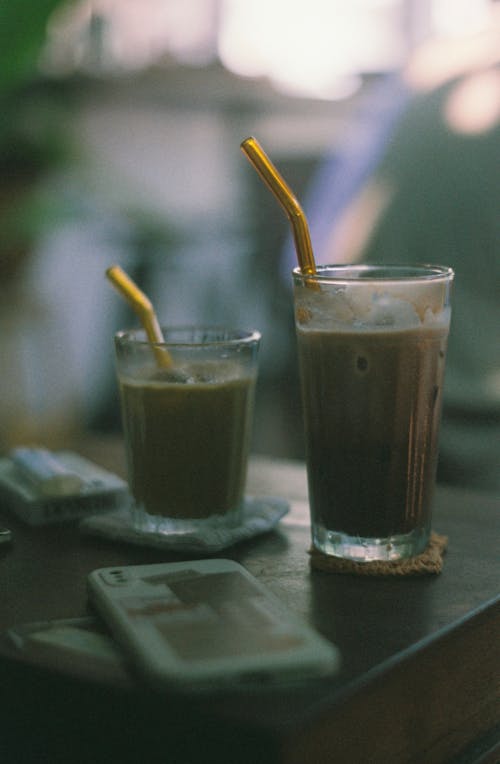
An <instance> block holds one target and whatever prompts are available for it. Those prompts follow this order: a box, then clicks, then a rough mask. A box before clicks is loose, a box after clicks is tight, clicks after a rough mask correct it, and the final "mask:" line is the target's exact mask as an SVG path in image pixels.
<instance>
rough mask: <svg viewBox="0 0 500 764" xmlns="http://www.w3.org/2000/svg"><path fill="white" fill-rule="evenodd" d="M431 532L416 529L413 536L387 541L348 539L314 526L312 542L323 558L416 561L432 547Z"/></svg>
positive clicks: (398, 537)
mask: <svg viewBox="0 0 500 764" xmlns="http://www.w3.org/2000/svg"><path fill="white" fill-rule="evenodd" d="M429 535H430V531H429V528H417V529H415V530H413V531H410V533H405V534H400V535H394V536H387V537H386V538H364V537H362V536H349V535H347V534H346V533H341V532H339V531H330V530H328V529H327V528H324V527H323V526H321V525H317V524H314V523H313V526H312V541H313V545H314V546H315V548H316V549H319V551H320V552H323V554H327V555H330V556H333V557H342V558H344V559H346V560H354V561H355V562H373V561H376V560H382V561H390V560H402V559H405V558H407V557H414V556H415V555H417V554H420V553H421V552H423V551H424V549H425V548H426V546H427V544H428V543H429Z"/></svg>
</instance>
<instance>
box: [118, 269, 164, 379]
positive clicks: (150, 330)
mask: <svg viewBox="0 0 500 764" xmlns="http://www.w3.org/2000/svg"><path fill="white" fill-rule="evenodd" d="M106 276H107V277H108V279H109V280H110V281H111V283H112V284H113V286H115V287H116V288H117V289H118V291H119V292H120V294H121V295H123V297H125V299H126V300H127V302H128V303H129V304H130V306H131V307H132V308H133V310H134V311H135V312H136V313H137V315H138V316H139V319H140V321H141V323H142V325H143V327H144V331H145V332H146V336H147V338H148V340H149V341H150V342H151V343H153V344H154V348H153V350H154V354H155V356H156V360H157V361H158V365H159V366H162V367H163V368H168V367H170V366H172V358H171V356H170V354H169V353H168V351H167V350H166V349H165V348H161V347H158V346H157V344H156V343H160V342H164V339H163V334H162V331H161V329H160V324H159V323H158V319H157V317H156V313H155V311H154V308H153V304H152V302H151V300H150V299H149V298H148V297H146V295H145V294H144V292H142V291H141V290H140V289H139V287H138V286H137V284H135V283H134V282H133V281H132V279H131V278H130V276H128V275H127V274H126V273H125V271H124V270H123V269H122V268H120V266H119V265H112V266H111V267H110V268H108V269H107V271H106Z"/></svg>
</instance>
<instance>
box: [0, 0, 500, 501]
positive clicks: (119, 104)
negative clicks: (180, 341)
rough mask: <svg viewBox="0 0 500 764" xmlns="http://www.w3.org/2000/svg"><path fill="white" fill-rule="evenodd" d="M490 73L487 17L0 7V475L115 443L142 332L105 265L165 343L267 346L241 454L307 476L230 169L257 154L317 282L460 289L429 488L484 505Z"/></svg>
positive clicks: (493, 328) (145, 4)
mask: <svg viewBox="0 0 500 764" xmlns="http://www.w3.org/2000/svg"><path fill="white" fill-rule="evenodd" d="M499 52H500V38H499V36H498V12H497V4H496V3H494V2H491V1H490V0H488V1H487V0H350V2H346V1H345V0H344V1H342V0H309V2H308V3H303V2H298V1H296V0H252V2H248V1H245V2H244V1H243V0H93V2H89V0H78V1H77V2H57V1H56V0H37V3H35V4H32V3H30V2H28V0H16V2H15V3H10V4H7V3H3V4H1V5H0V279H1V281H0V357H1V362H2V374H1V376H0V450H1V451H2V453H5V452H6V451H8V450H9V449H10V448H11V447H12V446H14V445H17V444H20V443H23V444H27V443H34V442H36V443H43V444H45V445H47V446H48V447H50V448H58V447H61V446H69V445H75V444H78V443H79V442H80V441H81V440H82V439H85V438H86V437H88V436H93V435H96V434H107V435H110V436H113V435H114V434H116V433H118V432H119V429H120V421H119V411H118V398H117V390H116V386H115V382H114V369H113V343H112V336H113V333H114V332H115V331H116V330H117V329H119V328H124V327H129V326H132V325H135V323H136V321H135V317H134V316H133V315H132V314H131V312H130V310H129V309H128V308H127V306H126V305H125V303H124V302H123V300H121V299H120V298H119V296H118V295H117V294H116V292H115V291H114V290H113V289H112V288H111V286H110V285H109V283H108V282H107V281H106V280H105V278H104V271H105V269H106V268H107V267H108V266H109V265H111V264H113V263H119V264H120V265H122V267H124V268H125V269H126V270H127V271H128V272H129V274H130V275H131V276H132V277H133V278H135V279H136V280H137V281H138V283H139V284H140V286H141V287H142V288H143V289H144V290H145V291H146V292H147V293H148V294H149V295H150V297H151V299H152V300H153V302H154V304H155V306H156V309H157V313H158V314H159V316H160V318H161V321H162V322H163V323H196V322H205V323H212V324H214V323H226V324H234V325H238V326H240V327H244V328H257V329H260V330H261V332H262V333H263V346H262V355H261V362H260V377H259V385H258V390H257V401H256V424H255V432H254V444H253V448H254V451H256V452H258V453H261V454H272V455H275V456H279V457H292V458H300V457H302V456H303V438H302V421H301V410H300V396H299V390H298V376H297V365H296V357H295V340H294V328H293V315H292V305H291V278H290V270H291V267H292V266H293V265H294V264H295V262H294V253H293V249H292V247H291V243H290V238H289V230H288V224H287V221H286V218H285V217H284V215H283V212H282V210H281V209H280V208H279V207H278V205H277V203H276V202H275V200H274V198H273V197H272V196H271V195H270V193H269V191H268V190H267V189H266V188H265V187H264V186H263V184H262V182H261V181H260V180H259V178H258V177H257V175H256V173H255V171H254V170H253V168H251V167H250V166H249V164H248V162H247V161H246V159H245V158H244V156H243V155H242V153H241V151H240V150H239V144H240V143H241V141H242V140H243V139H244V138H246V137H247V136H249V135H255V136H256V137H257V138H258V140H259V141H260V142H261V144H262V145H263V146H264V148H265V149H266V151H267V152H268V154H269V155H270V156H271V157H272V159H273V161H274V162H275V164H276V165H277V166H278V168H279V169H280V171H281V172H282V174H283V175H284V177H285V178H286V179H287V181H288V182H289V184H290V185H291V186H292V188H293V189H294V191H295V192H296V194H297V196H298V197H299V199H301V201H302V202H303V203H304V206H305V208H306V212H307V214H308V218H309V219H310V224H311V234H312V239H313V246H314V249H315V253H316V258H317V260H318V262H321V261H328V260H335V261H338V262H342V261H347V260H355V259H361V258H366V259H370V258H371V257H376V258H378V259H383V258H384V257H386V256H387V257H389V258H390V259H393V260H395V259H397V258H398V256H399V254H402V256H403V257H407V258H409V259H414V260H417V261H420V262H422V261H435V262H445V263H446V264H448V265H452V266H453V267H454V268H455V269H456V271H457V284H458V283H459V281H460V283H461V285H462V286H460V287H458V286H457V290H458V291H457V300H458V306H462V305H463V306H464V307H463V309H462V308H460V310H459V311H458V306H457V305H456V306H455V307H456V309H457V311H458V315H459V320H457V323H456V324H454V329H453V331H454V332H455V336H456V338H457V339H456V340H454V344H453V350H452V357H451V361H452V363H451V367H452V368H451V371H450V375H449V380H447V385H448V394H447V397H446V401H447V408H446V417H449V421H450V422H451V424H450V427H451V429H449V430H447V431H446V432H449V433H450V434H449V435H446V437H447V438H448V444H449V449H450V458H449V464H450V465H451V466H450V468H449V470H448V471H446V470H445V471H444V472H443V477H444V479H448V480H450V481H452V482H453V481H458V482H460V480H461V479H462V478H463V476H464V475H466V478H465V479H466V482H468V483H469V484H471V485H473V484H475V485H476V486H478V487H480V488H481V487H484V488H488V489H489V488H492V487H494V486H495V482H496V481H498V472H499V470H498V460H497V457H498V440H496V438H497V436H498V432H499V430H498V423H499V418H500V371H499V368H500V363H499V357H498V346H499V343H498V326H499V323H498V319H499V316H498V304H499V300H498V297H499V294H498V284H499V279H498V276H499V272H498V268H499V265H498V252H499V248H498V245H499V242H500V237H499V227H498V226H499V216H498V209H499V202H500V189H499V185H498V178H499V176H500V173H499V172H498V170H499V169H500V168H499V166H498V158H499V152H498V119H499V114H500V80H499V73H498V58H499ZM450 83H451V85H452V86H453V87H451V86H450ZM438 95H439V98H438ZM436 125H437V126H438V132H437V134H436V135H437V137H436V136H435V135H434V133H433V132H432V131H433V129H434V128H435V127H436ZM450 147H451V148H450ZM391 151H392V154H391ZM469 156H470V157H471V158H470V159H469V158H468V157H469ZM410 160H412V161H410ZM456 167H460V170H461V174H456V173H455V170H454V169H453V171H452V172H451V173H450V168H456ZM396 180H397V183H396ZM374 181H376V182H374ZM462 189H465V191H464V192H463V193H462ZM400 191H401V193H399V192H400ZM467 194H469V195H468V196H467ZM431 212H432V215H433V217H432V220H430V218H429V217H428V216H429V215H430V214H431ZM386 213H388V216H387V217H385V218H384V220H385V221H386V222H385V223H384V224H381V221H382V219H383V216H384V215H385V214H386ZM429 220H430V222H429ZM469 223H470V226H469ZM384 225H385V229H384ZM466 225H467V227H466ZM389 229H390V231H389ZM442 229H443V230H445V232H442ZM424 231H425V232H426V236H423V232H424ZM431 234H432V235H431ZM377 237H378V238H377ZM371 244H373V245H374V247H375V248H374V249H373V251H370V249H369V246H371ZM462 244H464V245H465V244H466V247H465V248H464V252H462V251H461V249H462ZM375 245H377V246H375ZM377 247H378V249H377ZM465 249H466V250H467V251H465ZM465 258H469V260H468V262H469V261H470V263H471V265H470V267H469V266H467V265H464V264H463V260H464V259H465ZM462 274H463V276H462ZM471 274H472V275H471ZM459 276H460V277H461V280H460V279H459V278H458V277H459ZM465 285H466V286H465ZM495 306H496V307H495ZM495 311H496V312H495ZM466 319H467V320H469V323H472V324H474V323H476V324H477V331H475V332H472V334H471V333H470V332H469V334H470V336H469V339H468V340H467V341H466V342H465V344H464V341H463V340H464V333H465V334H466V333H467V332H466V328H467V327H466V328H465V329H464V327H463V322H466ZM455 367H456V368H457V369H458V371H457V373H456V374H455V371H454V368H455ZM464 407H465V414H464ZM457 412H458V413H457ZM452 420H453V421H452ZM471 423H475V424H479V430H478V433H479V434H477V435H476V439H477V442H478V443H479V444H482V445H481V448H482V449H483V450H486V452H487V453H488V457H487V458H488V459H489V460H490V462H491V464H489V465H487V466H485V461H484V459H485V458H486V457H484V458H483V457H482V456H481V458H479V456H478V454H477V449H478V448H479V446H477V445H474V444H472V443H471V442H469V441H468V440H467V436H464V434H463V432H464V429H467V431H470V425H471ZM453 427H455V430H453ZM457 428H458V429H457ZM481 428H482V429H481ZM464 437H465V440H464ZM495 442H496V446H495V445H493V448H492V446H491V444H492V443H495ZM445 452H446V448H445ZM473 452H474V453H476V463H475V465H472V466H471V468H470V470H469V471H467V470H465V469H464V468H463V464H464V463H465V462H466V461H467V460H468V459H469V457H470V456H471V454H472V453H473ZM446 453H447V452H446ZM492 454H496V457H495V459H494V461H493V460H492V458H491V455H492ZM495 462H496V465H495ZM497 484H498V483H497Z"/></svg>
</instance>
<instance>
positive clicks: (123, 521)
mask: <svg viewBox="0 0 500 764" xmlns="http://www.w3.org/2000/svg"><path fill="white" fill-rule="evenodd" d="M289 508H290V507H289V505H288V502H287V501H286V500H285V499H282V498H280V497H277V496H259V497H255V496H246V497H245V502H244V505H243V509H242V514H241V523H240V524H239V525H234V520H233V519H232V518H231V519H230V520H229V521H228V522H227V524H226V523H225V522H224V519H223V518H221V517H220V516H219V517H217V518H215V519H214V521H213V522H211V521H210V520H206V521H204V523H203V529H200V530H199V531H193V532H191V531H189V532H181V531H178V530H171V531H155V530H149V529H142V528H138V527H137V526H136V525H135V524H134V523H133V521H132V517H131V512H130V509H128V508H123V509H119V510H117V511H113V512H106V513H105V514H99V515H93V516H92V517H87V518H86V519H85V520H83V521H82V522H81V523H80V529H81V530H82V531H83V532H84V533H91V534H93V535H97V536H104V537H106V538H111V539H115V540H116V541H128V542H130V543H132V544H140V545H142V546H150V547H154V548H156V549H169V550H172V551H179V552H187V551H189V552H219V551H220V550H221V549H226V548H227V547H230V546H232V545H233V544H237V543H238V542H239V541H244V540H246V539H250V538H252V537H253V536H258V535H259V534H261V533H266V532H267V531H270V530H272V529H273V528H274V527H275V526H276V525H277V524H278V523H279V521H280V520H281V518H282V517H283V516H284V515H286V514H287V512H288V511H289Z"/></svg>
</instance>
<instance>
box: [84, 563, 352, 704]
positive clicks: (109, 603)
mask: <svg viewBox="0 0 500 764" xmlns="http://www.w3.org/2000/svg"><path fill="white" fill-rule="evenodd" d="M88 591H89V597H90V600H91V602H92V603H93V604H94V605H95V606H96V608H97V609H98V611H99V612H100V614H101V615H102V617H103V618H104V620H105V621H106V623H107V625H108V627H109V628H110V630H111V632H112V634H113V635H114V636H115V637H116V639H117V640H118V641H119V642H120V644H121V645H122V647H123V648H124V650H125V651H126V653H127V654H128V656H129V657H130V658H131V659H132V660H133V662H134V664H135V666H136V668H137V669H138V670H139V672H140V673H141V674H142V676H143V677H144V678H145V679H147V680H149V681H150V682H151V683H153V684H154V685H155V686H157V687H176V688H178V689H185V690H188V689H204V688H210V689H214V688H216V687H218V686H227V685H231V686H232V687H233V688H234V687H236V686H238V685H241V686H244V685H245V686H248V684H252V685H254V684H259V685H262V684H269V683H274V682H276V681H285V680H288V681H290V680H293V681H295V680H298V679H304V678H311V677H319V676H324V675H329V674H331V673H332V672H333V671H335V669H336V668H337V667H338V664H339V654H338V650H337V648H336V647H335V646H334V645H333V644H331V643H330V642H329V641H328V640H326V639H324V638H323V637H322V636H320V635H319V634H318V633H317V632H315V631H314V630H313V629H312V628H311V627H309V626H308V625H307V624H305V623H303V622H301V621H299V620H298V619H296V618H295V617H294V616H293V615H292V614H291V613H290V612H288V611H287V610H286V609H285V608H284V607H283V605H282V604H281V603H280V602H279V600H278V599H277V598H276V597H274V596H273V595H272V594H271V593H270V592H269V591H268V590H267V589H266V588H265V587H264V586H263V585H262V584H261V583H260V582H259V581H257V580H256V579H255V578H254V577H253V576H252V575H251V574H250V573H249V572H248V571H247V570H246V569H245V568H243V567H242V566H241V565H239V564H238V563H235V562H233V561H231V560H223V559H215V560H196V561H190V562H181V563H166V564H157V565H140V566H130V567H119V568H116V567H115V568H103V569H100V570H96V571H94V572H93V573H91V574H90V576H89V578H88Z"/></svg>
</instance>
